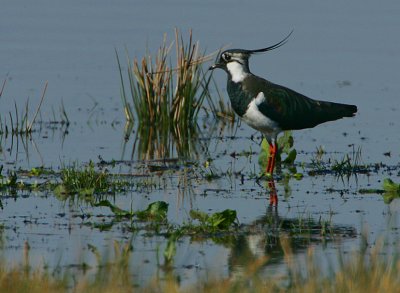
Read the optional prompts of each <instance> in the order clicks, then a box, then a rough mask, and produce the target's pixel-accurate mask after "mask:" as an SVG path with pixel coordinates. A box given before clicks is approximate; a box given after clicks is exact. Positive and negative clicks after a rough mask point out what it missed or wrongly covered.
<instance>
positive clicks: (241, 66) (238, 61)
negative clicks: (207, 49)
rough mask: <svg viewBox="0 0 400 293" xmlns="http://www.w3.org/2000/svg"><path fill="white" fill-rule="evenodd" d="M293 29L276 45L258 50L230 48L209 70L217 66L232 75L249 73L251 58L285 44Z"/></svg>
mask: <svg viewBox="0 0 400 293" xmlns="http://www.w3.org/2000/svg"><path fill="white" fill-rule="evenodd" d="M292 32H293V31H291V32H290V33H289V34H288V35H287V36H286V37H285V38H284V39H283V40H282V41H280V42H279V43H276V44H275V45H272V46H269V47H267V48H262V49H257V50H245V49H230V50H225V51H223V52H222V53H221V54H220V55H219V58H218V62H216V63H215V64H214V65H212V66H210V68H209V70H213V69H215V68H221V69H223V70H225V71H226V72H227V73H228V74H230V75H231V76H232V75H233V74H234V71H235V72H238V71H241V72H243V73H249V72H250V70H249V58H250V56H251V55H253V54H257V53H263V52H267V51H271V50H274V49H276V48H279V47H280V46H283V45H284V44H285V43H286V42H287V39H288V38H289V37H290V35H291V34H292Z"/></svg>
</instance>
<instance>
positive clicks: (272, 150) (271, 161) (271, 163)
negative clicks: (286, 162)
mask: <svg viewBox="0 0 400 293" xmlns="http://www.w3.org/2000/svg"><path fill="white" fill-rule="evenodd" d="M277 151H278V147H277V145H276V143H272V144H270V145H269V157H268V164H267V170H266V172H267V173H269V174H271V175H272V174H273V173H274V168H275V159H276V152H277Z"/></svg>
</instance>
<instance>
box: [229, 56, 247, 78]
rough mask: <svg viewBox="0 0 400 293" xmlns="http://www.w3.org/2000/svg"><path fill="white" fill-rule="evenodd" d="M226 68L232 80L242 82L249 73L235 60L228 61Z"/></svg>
mask: <svg viewBox="0 0 400 293" xmlns="http://www.w3.org/2000/svg"><path fill="white" fill-rule="evenodd" d="M226 68H227V69H228V71H229V73H230V75H231V77H232V81H233V82H242V81H243V80H244V79H245V78H246V76H247V75H248V74H249V73H248V72H246V71H245V70H244V67H243V65H242V64H241V63H239V62H237V61H230V62H228V63H227V64H226Z"/></svg>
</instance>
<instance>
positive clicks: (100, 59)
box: [0, 0, 400, 282]
mask: <svg viewBox="0 0 400 293" xmlns="http://www.w3.org/2000/svg"><path fill="white" fill-rule="evenodd" d="M242 5H243V4H242V3H241V2H232V1H229V2H226V1H224V2H221V3H219V4H215V3H208V2H207V1H203V2H202V3H200V4H196V5H194V4H188V3H186V2H181V1H174V2H171V3H169V4H168V5H165V4H164V3H161V2H160V3H157V2H152V3H146V4H144V3H135V1H121V2H119V3H118V5H113V6H110V3H109V2H107V1H96V3H94V2H86V3H81V2H80V1H75V3H71V2H68V3H67V2H61V1H56V2H54V1H45V0H42V1H39V2H38V1H36V2H35V3H31V2H28V1H25V2H18V3H17V2H15V1H5V2H4V3H3V4H2V9H1V11H0V36H1V42H0V65H1V68H0V80H2V79H7V85H6V88H5V91H4V93H3V96H2V97H1V98H0V107H1V108H0V114H1V117H2V119H3V117H4V115H8V112H9V111H10V110H11V109H13V107H14V100H15V101H16V103H17V105H24V103H25V101H26V99H27V98H28V97H29V100H30V103H31V105H32V106H31V112H32V115H33V111H34V109H33V108H34V105H36V103H37V102H38V100H39V97H40V94H41V90H42V87H43V84H44V81H45V80H48V81H49V89H48V92H47V94H46V100H45V103H44V106H43V110H42V113H41V118H42V119H41V120H43V122H46V121H51V120H53V112H54V113H55V116H56V119H55V120H57V118H58V117H59V110H58V109H59V107H60V105H61V101H62V102H63V103H64V105H65V109H66V111H67V113H68V115H69V119H70V121H71V125H70V126H69V127H68V129H65V127H62V126H60V125H58V126H56V127H54V126H49V125H48V124H43V125H42V126H40V125H35V127H36V128H35V129H36V130H37V131H36V132H35V133H34V134H33V136H32V138H31V139H27V140H21V139H19V140H16V139H15V138H14V139H12V138H10V137H7V138H5V137H3V138H2V139H1V153H0V155H1V158H0V163H1V165H3V166H4V170H3V175H4V174H6V171H7V170H14V169H18V168H27V169H30V168H32V167H37V166H45V167H49V168H54V169H58V168H60V166H61V165H63V164H69V163H73V162H78V163H82V164H83V163H87V162H88V161H89V160H93V161H95V162H99V156H100V157H101V158H102V159H104V160H106V161H111V160H122V161H123V162H121V163H120V164H117V165H116V166H115V167H114V168H112V167H111V166H110V167H109V168H110V170H111V171H112V172H115V173H118V172H122V173H135V172H138V171H137V170H142V171H140V172H146V174H150V175H151V177H150V178H151V179H150V180H153V181H154V182H155V185H156V186H159V187H158V188H149V189H141V190H138V189H133V190H129V191H127V192H124V193H123V194H117V196H115V203H116V204H117V205H118V206H120V207H128V208H129V207H131V206H133V207H134V208H136V209H141V208H145V207H146V206H147V205H148V204H149V203H150V202H153V201H156V200H164V201H166V202H168V203H169V213H168V219H169V221H170V222H172V223H178V224H179V223H182V222H184V221H185V220H187V218H188V213H189V210H190V209H199V210H201V211H205V212H209V213H211V212H217V211H221V210H223V209H226V208H230V209H234V210H236V211H237V214H238V219H239V221H240V223H242V224H243V225H248V227H250V228H249V229H253V230H255V231H257V233H253V234H251V235H250V236H246V235H242V236H237V237H236V240H235V241H233V242H230V243H228V244H225V245H221V244H216V243H215V242H213V241H212V240H210V239H208V240H206V241H202V242H196V241H191V240H190V239H188V238H183V240H182V241H181V242H179V243H178V244H177V255H176V257H175V262H174V267H175V269H176V274H178V275H180V276H181V277H182V279H183V280H185V281H189V282H190V281H193V280H195V279H197V278H199V277H204V276H205V275H207V272H209V271H212V272H215V273H216V274H217V275H221V276H225V275H229V274H233V273H235V272H236V271H240V268H241V266H243V265H244V261H243V258H245V259H246V258H247V259H248V258H250V259H252V258H256V257H257V256H259V255H262V254H265V253H270V254H271V255H274V258H273V263H271V265H270V266H268V267H267V268H266V270H267V271H268V270H275V271H277V270H280V269H281V264H282V262H283V260H282V258H281V256H279V253H278V254H273V252H272V251H270V250H268V249H267V246H265V235H269V234H268V233H269V231H270V229H271V227H270V226H265V222H266V221H265V218H268V217H273V218H275V219H279V221H287V222H289V223H290V221H293V220H294V219H297V218H299V217H304V216H306V217H308V216H310V217H312V218H313V219H316V220H318V219H319V218H322V219H324V220H330V219H331V221H332V223H333V225H334V226H335V227H336V229H337V231H340V232H337V233H336V237H335V240H336V241H331V242H328V244H327V245H324V246H323V245H320V243H321V241H318V240H315V241H314V242H313V244H312V245H314V246H315V249H316V252H317V254H320V255H324V254H328V255H335V253H336V251H337V248H338V247H339V246H344V247H345V248H346V249H348V250H351V249H356V248H357V247H358V243H359V239H360V237H359V235H360V233H361V231H362V230H363V229H364V228H366V229H367V231H368V235H369V237H370V240H371V241H370V242H371V243H373V242H374V240H375V239H376V238H377V237H380V236H382V235H384V236H385V237H389V239H390V241H389V245H390V247H391V248H395V247H396V246H397V243H396V239H397V238H398V234H397V232H396V231H397V230H396V227H397V226H398V224H399V223H398V212H399V208H400V207H399V202H398V200H394V201H392V202H391V203H390V204H386V203H384V202H383V200H382V197H381V196H380V195H377V194H372V195H362V194H360V193H359V192H358V191H359V189H361V188H381V184H382V180H383V178H386V177H390V178H392V179H393V180H394V181H397V182H399V181H400V177H399V159H400V138H399V135H398V130H399V123H400V119H399V110H400V107H399V102H398V93H399V91H400V86H399V83H398V68H399V66H400V58H399V57H400V56H399V54H400V53H399V52H400V40H399V38H398V37H397V35H398V34H397V29H398V27H399V25H400V20H399V18H398V12H399V10H400V4H398V3H397V2H395V1H386V2H385V4H375V3H374V2H372V1H371V2H370V3H368V2H367V3H366V2H365V1H359V2H358V3H357V2H354V3H352V4H349V3H348V2H345V1H335V3H331V4H329V5H326V4H322V3H314V2H312V1H307V2H306V3H304V2H302V3H301V5H300V3H298V2H296V1H291V2H286V3H281V4H273V3H266V2H265V1H259V2H253V3H252V4H249V5H246V7H245V9H244V8H243V7H242ZM183 9H184V11H185V13H184V14H182V13H180V11H183ZM238 19H241V20H242V21H238ZM175 26H176V27H179V28H181V29H182V30H185V29H187V28H190V27H191V28H193V29H194V36H195V39H199V40H200V41H201V45H202V47H203V48H207V49H208V51H212V50H215V49H218V48H220V47H221V46H223V45H225V44H232V46H233V47H240V48H258V47H263V46H266V45H270V44H272V43H274V42H276V41H279V40H280V39H281V38H282V37H283V36H284V35H286V34H287V32H289V31H290V30H291V29H292V28H294V29H295V31H294V33H293V37H291V39H290V41H289V42H288V43H287V44H286V45H285V46H284V47H282V48H280V49H279V50H277V51H274V52H271V53H270V54H267V55H258V56H254V57H253V59H252V60H251V68H252V70H253V71H254V72H255V73H257V74H259V75H262V76H265V77H267V78H268V79H270V80H271V81H274V82H277V83H281V84H284V85H286V86H289V87H291V88H293V89H295V90H297V91H299V92H302V93H304V94H306V95H308V96H310V97H315V98H319V99H326V100H333V101H337V102H345V103H353V104H357V105H358V107H359V113H358V115H357V116H356V118H354V119H345V120H341V121H337V122H334V123H330V124H326V125H321V126H320V127H318V128H315V129H312V130H303V131H298V132H296V133H295V146H296V149H297V151H298V153H299V156H298V160H297V161H298V163H297V168H298V170H299V172H302V173H304V174H305V177H304V178H303V179H302V180H300V181H297V180H294V179H292V180H290V181H289V183H288V184H287V185H286V186H285V184H284V183H283V181H282V180H279V181H278V183H277V192H278V195H279V199H280V203H279V206H278V209H277V210H276V211H275V210H269V209H268V192H267V191H266V189H265V183H264V182H262V183H261V185H259V184H257V183H256V182H255V180H254V179H252V176H253V174H254V173H255V174H258V172H259V165H258V162H257V161H258V156H257V153H258V151H259V148H260V147H259V140H258V139H255V141H252V140H251V139H250V137H251V135H253V134H256V133H255V132H254V131H253V130H251V129H250V128H248V127H247V126H246V125H243V124H242V125H240V126H239V127H238V128H237V129H236V126H235V127H233V128H232V129H229V128H226V129H225V130H224V131H222V133H220V132H219V129H218V127H219V126H217V127H216V129H217V130H216V131H215V132H211V133H207V134H206V135H205V136H206V137H205V139H203V140H202V142H201V143H202V144H203V145H204V147H205V148H206V149H207V150H208V152H206V153H204V152H203V153H201V152H200V153H199V155H193V157H192V158H190V161H191V162H193V161H199V162H200V166H202V165H203V163H204V162H205V160H206V158H209V157H210V158H211V159H212V163H211V165H212V168H214V170H216V172H217V174H219V175H221V177H220V178H216V179H214V180H212V181H207V180H205V179H204V177H203V175H202V174H203V173H202V172H207V169H205V168H204V167H202V168H198V169H197V168H195V167H187V168H181V169H180V170H179V171H176V170H175V171H167V172H164V174H161V175H160V174H154V173H149V172H148V171H143V170H147V169H146V166H147V165H148V164H147V162H140V161H135V162H134V163H130V161H131V160H132V159H134V160H136V159H137V158H138V157H139V155H138V154H137V153H135V152H134V151H132V150H133V148H134V138H135V133H133V134H132V135H131V137H130V140H129V141H128V142H125V141H124V117H123V112H122V109H121V102H120V96H119V89H120V84H119V76H118V70H117V66H116V60H115V53H114V49H115V48H116V49H117V50H119V51H121V52H123V51H124V47H125V46H126V48H127V49H128V51H129V52H130V54H131V56H134V55H137V56H141V55H142V54H143V53H144V51H145V48H146V45H147V46H148V47H149V48H150V49H151V51H155V50H156V48H158V46H159V44H160V42H161V40H162V35H163V34H164V33H165V32H167V33H169V35H171V36H172V33H173V28H174V27H175ZM215 76H216V79H217V82H218V84H219V85H220V86H221V88H222V89H224V85H225V79H226V76H225V74H224V73H223V72H218V73H216V74H215ZM20 107H21V106H20ZM199 123H200V124H201V123H203V122H202V121H199ZM206 123H207V125H213V124H212V122H210V121H207V122H206ZM256 135H257V134H256ZM232 136H235V139H231V137H232ZM349 145H354V146H355V147H356V148H358V147H361V149H362V159H363V163H365V164H376V163H377V164H380V163H382V164H383V165H388V166H390V167H392V169H393V170H387V168H381V169H379V170H378V171H377V172H370V174H369V175H358V176H357V177H355V176H352V177H351V178H350V179H349V180H347V179H345V180H341V179H338V178H336V177H335V176H333V175H329V174H328V175H325V176H315V177H313V176H308V175H307V172H308V171H309V168H308V167H307V166H308V164H309V163H310V162H311V160H312V158H313V156H315V150H316V147H318V146H322V147H323V148H324V149H325V151H326V152H327V154H326V155H325V158H326V159H329V158H331V159H332V160H334V159H337V160H340V159H341V158H342V157H343V156H344V155H345V154H350V153H351V151H352V146H349ZM234 151H235V152H237V153H240V152H241V151H251V152H255V154H253V155H252V156H250V157H244V156H241V157H237V158H233V157H231V156H230V155H229V154H230V153H232V152H234ZM388 152H389V153H390V156H385V155H384V153H388ZM301 163H305V164H306V167H305V169H304V170H303V169H302V167H301V166H302V164H301ZM238 172H240V173H241V174H242V175H243V178H244V180H242V177H241V175H237V176H235V175H226V174H231V173H238ZM134 180H137V181H139V180H140V179H134ZM181 182H186V184H181ZM288 190H290V191H288ZM330 190H333V191H330ZM1 202H2V205H3V208H2V210H1V212H0V221H1V224H2V225H3V226H4V229H3V231H2V233H1V235H2V239H3V242H2V245H3V248H2V251H1V253H2V257H3V259H5V260H6V261H9V262H13V263H18V262H20V261H21V259H22V255H23V247H24V243H25V242H27V243H29V246H30V256H31V263H32V264H39V265H40V264H47V265H49V266H50V267H55V266H57V265H61V266H62V267H71V266H72V267H74V265H79V264H82V262H85V263H88V264H90V265H93V266H95V264H96V261H95V257H94V256H93V254H91V253H90V252H89V250H88V248H87V247H88V246H87V245H88V244H91V245H95V246H96V247H98V248H99V249H100V250H101V251H102V252H105V251H107V250H109V249H110V247H111V244H112V241H113V240H118V241H123V242H126V241H128V240H129V239H130V238H131V237H132V238H133V240H132V241H133V242H132V243H133V247H134V252H133V255H132V258H131V262H132V264H133V267H134V268H135V269H136V271H134V272H133V273H134V274H136V275H139V280H141V281H146V280H148V279H149V278H151V276H153V275H154V273H155V272H156V271H157V270H158V267H157V265H156V264H157V262H158V260H157V255H162V252H163V249H164V248H165V245H166V240H165V238H164V237H162V236H151V237H149V236H146V234H145V233H144V232H143V231H139V232H138V233H131V232H127V231H126V229H124V224H126V223H118V224H115V225H114V226H112V227H111V229H110V230H109V231H102V232H101V231H100V230H99V229H97V228H94V227H93V224H96V223H99V222H107V221H110V219H112V217H110V216H111V213H110V211H109V210H108V209H106V208H92V207H90V206H89V205H86V204H83V203H78V204H76V203H70V202H68V201H67V202H65V201H62V200H59V199H57V198H56V197H55V196H54V194H52V193H51V192H21V193H18V194H17V196H11V195H10V194H8V193H7V192H5V193H2V198H1ZM88 214H90V215H93V216H92V217H91V218H89V219H88V218H85V215H88ZM263 219H264V220H263ZM259 222H261V223H264V225H261V226H260V224H256V223H259ZM257 225H258V226H257ZM254 227H258V228H257V229H256V228H254ZM316 238H318V237H316ZM263 243H264V244H263ZM308 245H310V244H301V243H300V244H298V245H297V246H296V247H297V250H296V253H297V254H296V255H297V257H298V258H299V259H301V258H302V255H303V253H304V249H305V248H306V247H307V246H308ZM162 261H163V260H162V258H161V259H160V262H161V263H162Z"/></svg>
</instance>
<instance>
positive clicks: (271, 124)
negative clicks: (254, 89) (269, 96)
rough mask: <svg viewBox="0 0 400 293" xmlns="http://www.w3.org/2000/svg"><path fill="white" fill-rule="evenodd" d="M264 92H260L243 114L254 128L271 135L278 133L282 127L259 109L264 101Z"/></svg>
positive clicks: (244, 119) (245, 119)
mask: <svg viewBox="0 0 400 293" xmlns="http://www.w3.org/2000/svg"><path fill="white" fill-rule="evenodd" d="M264 100H265V96H264V93H262V92H260V93H259V94H258V95H257V97H255V98H254V99H253V100H252V101H251V102H250V104H249V107H248V108H247V111H246V113H245V114H244V115H243V117H242V119H243V121H244V122H246V123H247V124H248V125H250V126H251V127H253V128H254V129H256V130H258V131H261V132H262V133H264V134H265V135H268V136H271V135H276V134H278V133H279V132H280V131H281V129H280V128H279V127H278V124H277V123H276V122H275V121H273V120H271V119H269V118H268V117H266V116H264V115H263V114H262V113H261V112H260V110H259V109H258V105H260V104H261V103H262V102H264Z"/></svg>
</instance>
